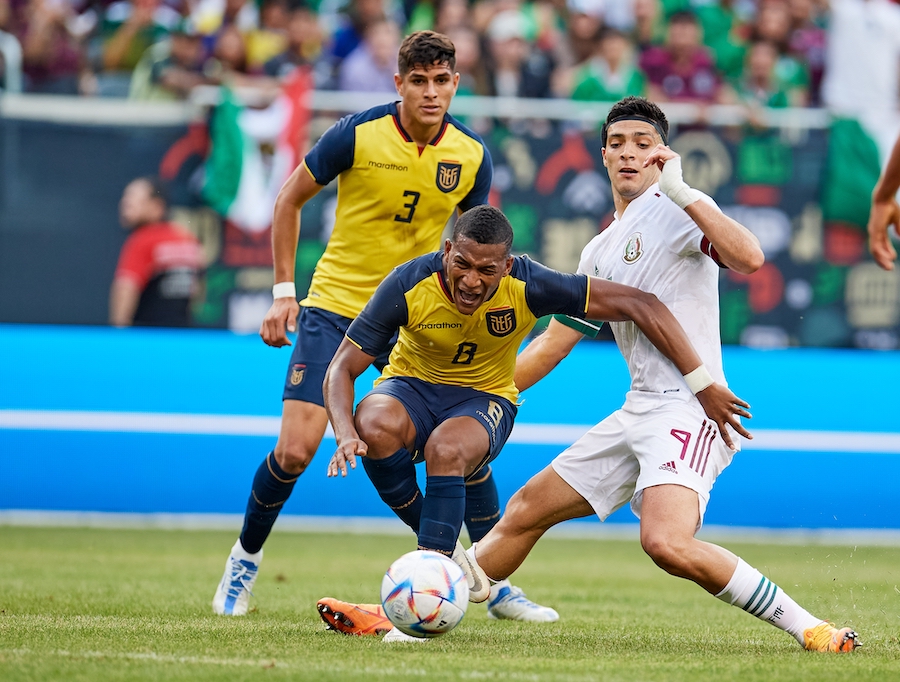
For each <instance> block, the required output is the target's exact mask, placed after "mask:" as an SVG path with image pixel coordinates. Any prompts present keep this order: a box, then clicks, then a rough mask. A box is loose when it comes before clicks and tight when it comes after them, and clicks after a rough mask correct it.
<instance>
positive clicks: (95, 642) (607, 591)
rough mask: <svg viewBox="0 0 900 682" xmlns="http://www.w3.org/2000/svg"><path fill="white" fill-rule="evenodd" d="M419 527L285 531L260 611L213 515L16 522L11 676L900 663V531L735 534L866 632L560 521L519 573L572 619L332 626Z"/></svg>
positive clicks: (650, 675)
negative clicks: (246, 595) (747, 601)
mask: <svg viewBox="0 0 900 682" xmlns="http://www.w3.org/2000/svg"><path fill="white" fill-rule="evenodd" d="M410 540H411V538H407V537H403V536H389V535H384V536H371V535H370V536H366V535H349V534H347V535H341V534H316V533H310V534H300V533H278V532H276V533H274V534H273V536H272V537H271V538H270V540H269V543H268V544H267V545H266V553H267V556H266V559H265V562H264V564H263V568H262V571H261V572H260V578H259V580H258V581H257V585H256V588H255V593H256V597H255V599H254V601H253V602H252V603H253V604H254V605H255V608H254V609H253V610H252V611H251V613H250V614H249V615H248V616H247V617H245V618H235V619H230V618H222V617H218V616H214V615H213V614H212V611H211V609H210V601H211V599H212V593H213V591H214V589H215V586H216V583H217V582H218V580H219V577H220V576H221V571H222V568H223V567H224V561H225V556H226V555H227V551H228V549H229V547H230V546H231V544H232V543H233V541H234V534H233V533H230V532H229V533H225V532H213V531H202V532H201V531H156V530H102V529H60V528H26V527H0V547H2V557H3V559H4V561H3V566H4V572H3V580H2V582H0V680H3V681H4V682H13V681H18V680H40V681H42V682H43V681H47V680H222V679H228V680H262V679H264V680H325V679H329V680H355V679H364V680H366V681H367V682H376V681H379V680H391V681H396V680H447V679H464V680H576V679H590V680H600V679H602V680H604V681H614V680H665V681H667V682H668V681H678V680H685V681H689V682H699V681H701V680H742V681H744V680H815V681H821V682H833V681H836V680H872V681H873V682H875V681H877V682H884V681H885V680H900V642H898V633H900V548H895V547H887V548H886V547H862V546H859V547H824V546H794V545H784V544H778V545H760V544H743V545H741V544H729V545H728V546H729V547H730V548H731V549H733V550H734V551H736V552H738V553H739V554H741V555H742V556H743V557H744V558H745V559H746V560H747V561H748V562H749V563H751V564H753V565H755V566H756V567H758V568H759V569H760V570H761V571H763V573H765V574H767V575H768V576H769V577H770V578H772V579H773V580H775V581H776V582H777V583H778V584H779V585H780V586H781V587H782V588H783V589H785V590H786V591H788V593H789V594H791V595H792V596H793V597H794V598H795V599H797V600H798V601H799V602H800V603H801V604H803V605H805V606H806V607H807V608H808V609H809V610H810V611H812V612H813V613H815V614H817V615H820V616H822V617H823V618H830V619H835V620H837V621H839V622H840V623H841V624H848V625H852V626H853V627H855V628H856V629H857V630H858V632H859V633H860V637H861V639H862V641H863V642H864V643H865V646H864V647H863V648H862V649H860V650H858V651H857V652H855V653H854V654H852V655H849V656H829V655H822V654H811V653H808V652H804V651H802V650H801V649H800V647H799V646H798V645H797V644H796V642H795V641H794V640H793V638H791V637H789V636H788V635H786V634H784V633H782V632H780V631H778V630H776V629H775V628H773V627H771V626H769V625H767V624H765V623H762V622H759V621H758V620H756V619H754V618H752V617H750V616H748V615H747V614H745V613H743V612H742V611H740V610H738V609H736V608H733V607H729V606H727V605H725V604H723V603H722V602H720V601H718V600H716V599H714V598H712V597H710V596H708V595H706V594H705V593H704V592H703V591H702V590H700V588H698V587H696V586H694V585H693V584H690V583H687V582H685V581H683V580H677V579H675V578H671V577H669V576H667V575H665V574H663V573H662V571H660V570H659V569H658V568H656V567H655V566H654V565H653V564H652V562H651V561H650V560H649V559H648V558H647V557H646V556H645V555H644V554H643V553H642V551H641V549H640V547H639V546H638V543H637V542H635V541H618V540H568V539H556V538H547V539H545V540H543V541H542V542H541V543H540V544H539V545H538V546H537V548H536V549H535V551H534V553H533V554H532V556H531V557H530V558H529V560H528V561H527V562H526V564H525V565H524V566H523V568H522V569H521V570H520V571H519V573H518V574H517V575H516V578H515V582H516V583H517V584H518V585H520V586H521V587H523V588H524V589H525V590H526V591H527V592H528V594H529V595H530V596H531V597H533V598H534V599H536V600H538V601H540V602H542V603H545V604H548V605H551V606H554V607H555V608H556V609H557V610H558V611H559V612H560V615H561V620H560V621H559V622H558V623H554V624H549V625H546V624H545V625H539V624H522V623H513V622H506V621H492V620H488V618H487V614H486V609H485V607H484V605H477V604H476V605H471V607H470V609H469V612H468V614H467V615H466V618H465V619H464V620H463V622H462V624H461V625H460V626H459V627H458V628H457V629H456V630H454V631H453V632H451V633H450V634H448V635H445V636H444V637H441V638H438V639H435V640H432V641H430V642H427V643H425V644H394V645H385V644H382V643H381V641H380V639H377V638H355V637H346V636H342V635H338V634H336V633H333V632H326V631H325V630H324V629H323V625H322V623H321V621H320V620H319V617H318V614H317V613H316V611H315V603H316V600H317V599H318V598H319V597H322V596H336V597H339V598H342V599H347V600H352V601H374V600H375V599H376V598H377V594H378V589H379V586H380V583H381V576H382V575H383V573H384V570H385V569H386V567H387V566H388V565H389V564H390V562H391V561H392V560H393V559H394V558H396V557H397V556H399V555H400V554H402V553H403V552H405V551H408V550H409V549H410Z"/></svg>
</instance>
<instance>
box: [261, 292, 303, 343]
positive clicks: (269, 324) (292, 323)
mask: <svg viewBox="0 0 900 682" xmlns="http://www.w3.org/2000/svg"><path fill="white" fill-rule="evenodd" d="M299 312H300V305H299V304H298V303H297V300H296V299H295V298H293V297H291V296H286V297H284V298H276V299H275V300H274V301H272V307H270V308H269V312H267V313H266V316H265V318H263V321H262V324H261V325H260V327H259V335H260V337H262V340H263V341H265V342H266V344H267V345H269V346H274V347H275V348H281V347H282V346H290V345H291V341H290V339H288V337H287V332H294V331H296V330H297V315H298V314H299Z"/></svg>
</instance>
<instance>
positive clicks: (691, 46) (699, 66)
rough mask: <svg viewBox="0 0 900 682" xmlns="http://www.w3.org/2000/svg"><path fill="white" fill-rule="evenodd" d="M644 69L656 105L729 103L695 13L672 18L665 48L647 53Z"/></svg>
mask: <svg viewBox="0 0 900 682" xmlns="http://www.w3.org/2000/svg"><path fill="white" fill-rule="evenodd" d="M640 67H641V70H642V71H643V72H644V73H645V74H646V75H647V80H648V86H647V97H648V98H649V99H651V100H653V101H655V102H696V103H698V104H715V103H721V102H723V101H727V99H728V97H727V93H726V92H725V90H724V88H723V87H722V83H721V79H720V78H719V74H718V73H717V72H716V68H715V65H714V64H713V61H712V57H711V56H710V53H709V50H708V49H707V48H706V47H705V46H704V45H703V44H702V34H701V30H700V24H699V22H698V21H697V17H696V16H695V15H694V14H693V13H692V12H689V11H682V12H676V13H675V14H673V15H672V16H671V17H670V19H669V26H668V29H667V32H666V42H665V44H663V45H662V46H658V47H651V48H649V49H647V50H646V51H645V52H644V53H643V54H642V55H641V58H640Z"/></svg>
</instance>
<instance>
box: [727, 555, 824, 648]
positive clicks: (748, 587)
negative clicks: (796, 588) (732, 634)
mask: <svg viewBox="0 0 900 682" xmlns="http://www.w3.org/2000/svg"><path fill="white" fill-rule="evenodd" d="M716 597H717V598H719V599H721V600H722V601H724V602H728V603H729V604H731V605H732V606H739V607H741V608H742V609H744V611H746V612H747V613H749V614H750V615H751V616H756V617H757V618H759V619H760V620H764V621H767V622H769V623H771V624H772V625H774V626H775V627H776V628H779V629H781V630H784V631H785V632H788V633H790V634H792V635H793V636H794V638H795V639H796V640H797V641H798V642H800V646H803V631H804V630H807V629H809V628H812V627H815V626H816V625H818V624H819V623H821V622H822V619H821V618H816V617H814V616H812V615H811V614H810V613H809V612H808V611H807V610H806V609H804V608H802V607H800V606H799V605H798V604H797V602H795V601H794V600H793V599H791V598H790V597H789V596H788V595H786V594H785V593H784V592H783V591H782V590H781V588H779V587H778V585H776V584H775V583H773V582H772V581H771V580H769V579H768V578H767V577H765V576H764V575H763V574H762V573H760V572H759V571H757V570H756V569H755V568H753V567H752V566H750V565H749V564H748V563H747V562H746V561H744V560H743V559H741V558H738V564H737V568H735V569H734V575H732V576H731V580H729V581H728V584H727V585H726V586H725V589H724V590H722V591H721V592H719V594H717V595H716Z"/></svg>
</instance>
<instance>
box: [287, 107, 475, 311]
mask: <svg viewBox="0 0 900 682" xmlns="http://www.w3.org/2000/svg"><path fill="white" fill-rule="evenodd" d="M303 163H304V165H305V167H306V169H307V170H308V171H309V173H310V174H311V175H312V177H313V179H314V180H315V181H316V182H317V183H318V184H320V185H327V184H328V183H329V182H331V181H332V180H333V179H334V178H337V183H338V189H337V209H336V213H335V223H334V229H333V230H332V233H331V236H330V238H329V240H328V245H327V247H326V248H325V253H324V254H323V255H322V257H321V258H320V259H319V262H318V264H317V265H316V269H315V272H314V273H313V278H312V282H311V284H310V286H309V292H308V293H307V296H306V298H305V299H303V301H301V305H304V306H311V307H314V308H322V309H324V310H328V311H330V312H333V313H336V314H338V315H343V316H344V317H350V318H353V317H356V316H357V315H358V314H359V312H360V311H361V310H362V308H363V306H365V304H366V302H367V301H368V300H369V298H370V297H371V296H372V294H373V293H374V292H375V289H376V287H377V286H378V285H379V284H380V283H381V281H382V280H383V279H384V278H385V277H386V276H387V274H388V273H389V272H390V271H391V270H392V269H394V268H395V267H397V266H398V265H401V264H402V263H405V262H406V261H408V260H410V259H412V258H415V257H417V256H421V255H423V254H426V253H429V252H431V251H435V250H437V249H439V248H440V246H441V243H440V240H441V234H442V233H443V231H444V227H445V226H446V224H447V221H448V220H449V219H450V217H451V215H452V214H453V211H454V210H455V209H456V208H457V207H459V209H460V210H461V211H466V210H468V209H470V208H472V207H473V206H478V205H480V204H486V203H487V200H488V193H489V191H490V187H491V178H492V173H493V168H492V165H491V157H490V153H489V152H488V150H487V148H486V147H485V146H484V143H483V142H482V141H481V139H480V138H479V137H478V136H477V135H476V134H475V133H473V132H472V131H470V130H468V129H467V128H466V127H465V126H463V125H462V124H461V123H459V122H458V121H456V120H455V119H454V118H453V117H452V116H450V115H449V114H448V115H446V116H445V117H444V122H443V125H442V126H441V129H440V131H439V132H438V134H437V135H436V136H435V138H434V139H433V140H432V141H431V142H429V143H428V144H427V145H426V146H425V148H424V149H421V150H420V149H419V147H418V145H417V144H416V143H415V142H413V140H412V138H410V136H409V135H408V134H407V133H406V131H405V130H403V127H402V126H401V125H400V118H399V115H398V112H397V104H396V103H392V104H386V105H382V106H378V107H374V108H372V109H369V110H367V111H364V112H362V113H359V114H354V115H351V116H345V117H344V118H342V119H341V120H340V121H338V122H337V123H336V124H334V125H333V126H332V127H331V128H329V130H328V131H327V132H326V133H325V134H324V135H323V136H322V138H321V139H320V140H319V141H318V142H317V143H316V145H315V146H314V147H313V148H312V149H311V150H310V152H309V153H308V154H307V155H306V158H305V159H304V161H303Z"/></svg>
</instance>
